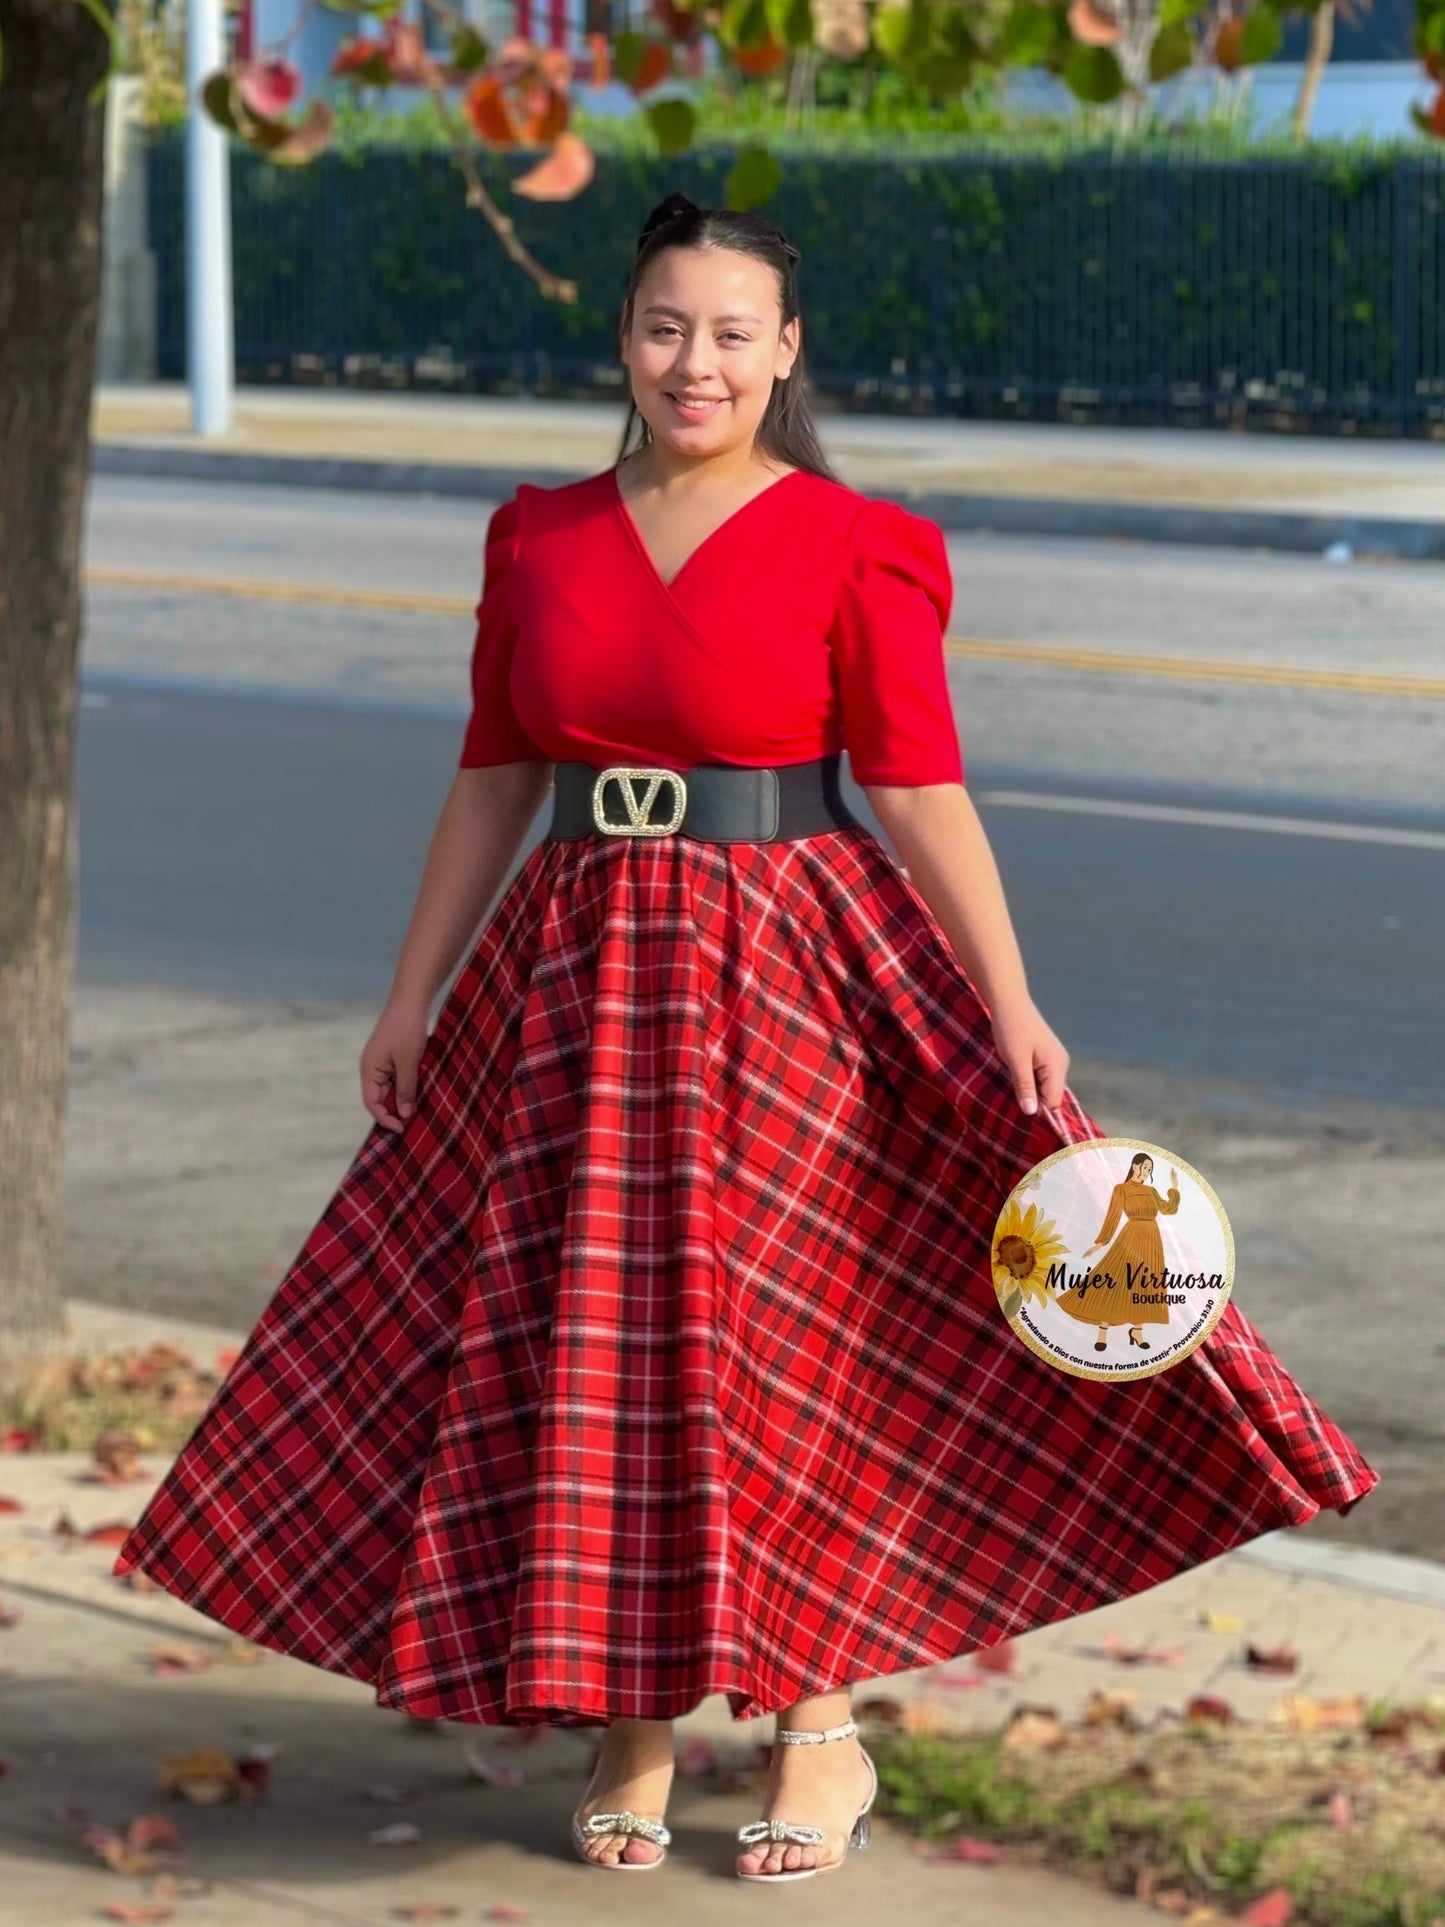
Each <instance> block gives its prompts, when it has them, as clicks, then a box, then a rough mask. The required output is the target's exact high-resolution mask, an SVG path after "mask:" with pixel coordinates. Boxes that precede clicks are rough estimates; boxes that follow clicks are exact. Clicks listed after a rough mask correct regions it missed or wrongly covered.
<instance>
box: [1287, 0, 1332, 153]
mask: <svg viewBox="0 0 1445 1927" xmlns="http://www.w3.org/2000/svg"><path fill="white" fill-rule="evenodd" d="M1334 44H1335V0H1320V4H1319V6H1318V7H1317V8H1316V9H1315V11H1314V12H1313V13H1312V14H1311V15H1310V41H1309V48H1308V50H1307V51H1306V53H1305V64H1304V72H1303V73H1302V74H1301V75H1300V83H1299V94H1298V95H1297V97H1296V99H1295V104H1294V132H1295V139H1296V140H1303V139H1304V137H1305V135H1306V134H1308V132H1309V131H1310V122H1311V120H1312V119H1313V118H1314V111H1315V96H1316V95H1317V94H1318V93H1319V91H1320V82H1321V80H1323V78H1324V72H1325V68H1326V67H1328V66H1329V64H1330V53H1331V50H1332V49H1333V47H1334Z"/></svg>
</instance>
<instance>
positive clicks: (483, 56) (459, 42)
mask: <svg viewBox="0 0 1445 1927" xmlns="http://www.w3.org/2000/svg"><path fill="white" fill-rule="evenodd" d="M488 52H489V49H488V46H487V43H486V41H485V40H483V38H482V36H481V35H480V34H479V33H478V32H477V30H476V28H475V27H472V26H468V25H466V24H465V23H463V25H462V26H460V27H458V29H457V31H456V32H455V33H454V34H453V35H452V65H453V66H454V67H459V68H460V69H461V70H462V71H463V72H464V73H471V72H472V71H473V69H474V68H477V67H484V66H485V65H486V64H487V54H488Z"/></svg>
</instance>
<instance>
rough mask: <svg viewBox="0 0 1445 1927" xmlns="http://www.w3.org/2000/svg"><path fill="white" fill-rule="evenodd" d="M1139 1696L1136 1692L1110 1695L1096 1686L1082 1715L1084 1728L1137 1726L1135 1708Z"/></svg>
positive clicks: (1081, 1720)
mask: <svg viewBox="0 0 1445 1927" xmlns="http://www.w3.org/2000/svg"><path fill="white" fill-rule="evenodd" d="M1138 1699H1139V1695H1138V1694H1137V1693H1134V1692H1123V1693H1108V1692H1105V1690H1104V1689H1103V1687H1102V1686H1096V1687H1095V1688H1094V1690H1093V1692H1092V1693H1090V1695H1089V1698H1088V1701H1087V1703H1086V1705H1085V1707H1084V1710H1083V1713H1082V1714H1081V1715H1080V1724H1081V1725H1083V1726H1106V1725H1108V1726H1131V1725H1134V1724H1137V1719H1136V1714H1135V1707H1136V1705H1137V1703H1138Z"/></svg>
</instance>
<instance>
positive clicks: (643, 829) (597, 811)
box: [592, 763, 687, 836]
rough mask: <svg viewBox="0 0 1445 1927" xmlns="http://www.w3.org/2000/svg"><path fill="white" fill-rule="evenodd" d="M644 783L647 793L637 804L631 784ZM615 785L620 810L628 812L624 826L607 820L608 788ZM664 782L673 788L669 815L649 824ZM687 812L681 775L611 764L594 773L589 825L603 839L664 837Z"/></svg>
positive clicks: (685, 785)
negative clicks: (613, 783) (590, 822)
mask: <svg viewBox="0 0 1445 1927" xmlns="http://www.w3.org/2000/svg"><path fill="white" fill-rule="evenodd" d="M638 778H641V779H643V780H645V781H646V783H647V789H646V791H645V793H644V795H643V797H642V800H641V802H640V803H639V801H638V798H637V793H636V791H635V790H634V789H633V787H632V785H633V782H634V780H636V779H638ZM613 781H615V782H616V784H617V787H618V788H619V789H620V790H621V792H622V806H623V808H624V809H625V810H626V811H627V821H626V822H625V823H614V822H610V821H609V820H608V817H607V814H606V806H605V797H606V791H607V785H608V783H609V782H613ZM664 781H666V782H667V783H668V784H669V785H670V786H671V788H672V794H673V808H672V815H671V816H670V817H668V818H666V819H665V820H664V821H661V822H654V821H653V820H652V804H653V799H654V798H655V797H656V795H657V792H658V789H659V788H660V787H661V785H662V783H663V782H664ZM686 809H687V783H686V781H685V779H684V778H683V776H682V773H681V771H679V770H675V769H660V768H657V767H655V766H654V767H648V766H643V767H638V768H634V767H633V766H632V765H630V764H627V763H612V764H609V766H608V767H607V768H606V769H603V770H599V771H598V772H597V776H596V780H595V781H594V782H593V785H592V821H593V824H594V825H595V827H596V828H597V829H599V830H600V831H601V832H602V834H603V835H604V836H667V835H668V834H669V833H670V832H671V831H673V830H675V829H676V828H677V827H678V825H679V824H680V823H681V822H682V819H683V813H684V811H685V810H686Z"/></svg>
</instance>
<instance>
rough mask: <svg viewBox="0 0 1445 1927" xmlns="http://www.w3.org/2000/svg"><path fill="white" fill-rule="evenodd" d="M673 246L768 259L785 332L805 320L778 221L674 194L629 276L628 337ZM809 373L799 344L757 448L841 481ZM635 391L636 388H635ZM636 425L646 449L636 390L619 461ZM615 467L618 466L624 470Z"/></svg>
mask: <svg viewBox="0 0 1445 1927" xmlns="http://www.w3.org/2000/svg"><path fill="white" fill-rule="evenodd" d="M667 248H731V249H734V250H735V251H736V252H737V253H739V254H751V255H755V256H756V257H757V259H758V260H759V261H763V262H766V264H767V265H768V267H770V268H771V269H772V270H773V274H774V277H775V279H776V281H777V285H778V305H779V307H780V308H781V310H782V317H781V321H780V323H779V325H780V327H782V328H786V327H787V326H788V324H789V323H790V322H791V321H792V320H793V319H794V318H795V317H796V316H797V314H798V312H799V309H798V290H797V275H796V271H795V270H796V264H797V262H798V261H799V260H800V259H801V256H800V255H799V252H798V250H797V248H795V247H794V246H793V244H792V242H791V241H789V240H788V238H787V236H786V235H785V234H784V233H783V231H782V230H781V228H779V227H778V226H777V225H776V223H774V222H772V221H770V220H769V219H768V217H767V216H766V215H765V214H758V213H755V212H753V211H751V210H748V211H735V210H733V209H731V208H721V207H699V206H698V205H697V204H696V202H694V201H690V200H689V199H688V198H687V196H686V195H685V194H669V195H668V196H667V198H666V200H663V201H659V202H658V204H657V206H656V207H655V208H653V210H652V212H651V214H649V215H648V217H647V220H646V221H645V222H644V223H643V227H642V232H641V234H639V236H638V238H637V250H636V253H635V255H634V257H633V261H632V271H631V273H630V274H629V275H628V279H627V292H626V295H625V297H624V299H623V304H622V319H621V323H620V333H622V334H628V333H630V332H631V329H632V309H633V302H634V301H635V299H636V296H637V286H638V283H639V282H640V281H641V279H642V276H643V274H644V273H645V272H646V270H647V267H648V265H649V263H651V262H653V261H655V260H656V259H657V257H658V255H660V254H661V253H663V251H664V250H665V249H667ZM805 381H806V370H805V368H804V366H803V349H802V345H801V342H800V343H799V347H798V353H797V355H796V356H795V358H794V361H793V366H792V370H791V372H790V373H789V374H788V376H787V377H786V379H784V380H781V381H774V383H773V392H772V393H771V394H770V395H769V397H768V403H767V407H766V408H765V409H764V410H763V417H762V420H761V421H760V422H759V423H758V429H757V435H756V437H755V438H754V446H755V447H756V448H757V449H758V451H759V452H760V453H761V454H762V455H765V456H771V457H772V458H773V459H775V460H777V461H781V462H786V463H788V464H789V465H790V466H791V467H793V468H806V469H811V470H812V472H813V474H815V475H822V476H825V477H826V478H827V479H828V480H829V481H831V482H836V481H837V480H838V477H837V475H836V474H835V473H834V472H833V469H832V468H831V467H830V466H829V463H828V458H827V456H826V455H825V454H824V453H823V450H822V447H821V445H820V444H819V441H818V433H817V430H816V428H815V427H814V425H813V411H812V408H811V406H810V405H809V401H808V395H807V390H806V387H805V385H804V384H805ZM629 388H630V384H629ZM634 423H637V424H640V431H641V432H640V434H639V436H638V439H637V443H636V447H637V448H646V447H647V446H648V445H649V444H650V443H651V441H652V429H651V428H650V427H649V425H648V422H647V418H646V417H645V416H644V415H642V414H640V413H639V412H638V407H637V403H636V401H635V399H634V398H633V396H632V395H631V393H630V392H629V394H628V398H627V419H626V421H625V422H624V423H623V425H622V441H621V444H620V445H619V447H618V450H617V456H616V462H620V461H621V460H622V459H623V457H624V456H626V455H628V454H630V453H632V452H633V451H632V450H630V449H629V448H628V445H627V444H628V440H629V438H630V436H631V434H632V430H633V425H634ZM616 462H614V466H616Z"/></svg>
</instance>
